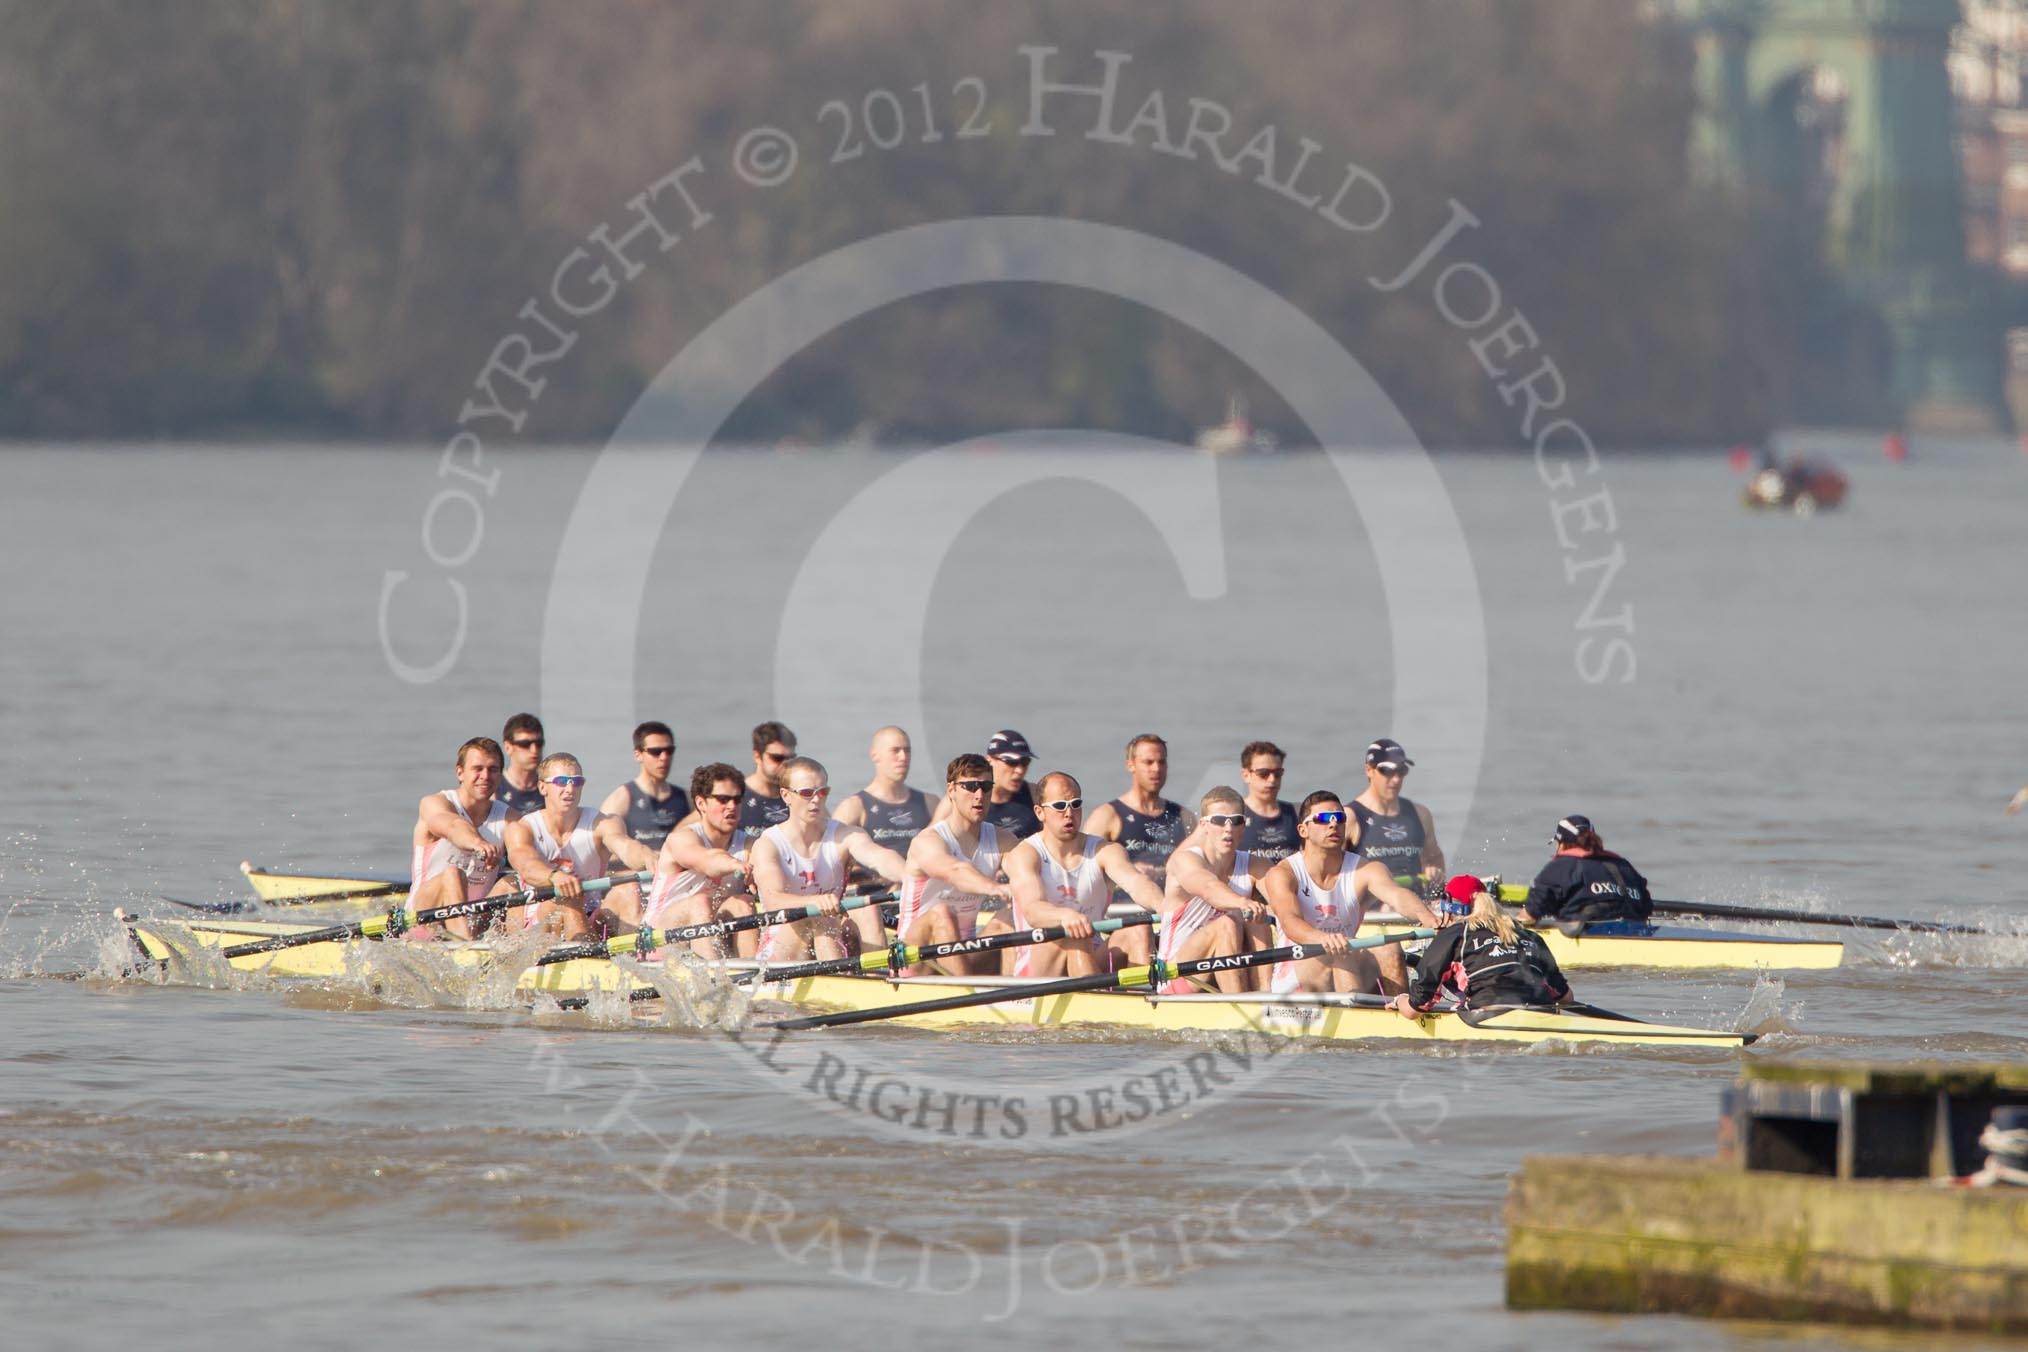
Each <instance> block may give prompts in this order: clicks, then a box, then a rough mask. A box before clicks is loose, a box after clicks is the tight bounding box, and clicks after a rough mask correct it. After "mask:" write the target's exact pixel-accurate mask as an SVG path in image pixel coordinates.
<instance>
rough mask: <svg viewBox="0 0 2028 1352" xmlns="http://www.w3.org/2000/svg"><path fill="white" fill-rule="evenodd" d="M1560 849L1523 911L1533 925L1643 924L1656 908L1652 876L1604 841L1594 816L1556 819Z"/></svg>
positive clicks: (1553, 844)
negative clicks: (1645, 875)
mask: <svg viewBox="0 0 2028 1352" xmlns="http://www.w3.org/2000/svg"><path fill="white" fill-rule="evenodd" d="M1549 844H1550V847H1551V848H1552V849H1554V850H1555V851H1556V853H1555V854H1554V855H1553V856H1551V858H1550V860H1549V862H1548V863H1546V864H1544V865H1543V866H1542V872H1540V873H1538V874H1536V875H1535V881H1534V883H1533V884H1531V885H1530V886H1529V888H1528V899H1527V900H1526V901H1524V902H1522V903H1521V906H1522V913H1523V915H1524V917H1525V918H1526V919H1527V921H1528V923H1529V924H1531V925H1545V924H1557V925H1569V924H1577V925H1601V924H1607V923H1610V922H1613V921H1631V922H1633V923H1636V924H1639V923H1642V922H1644V921H1646V920H1647V918H1648V917H1649V916H1651V915H1653V914H1654V913H1655V903H1654V900H1653V899H1652V898H1651V897H1650V896H1649V894H1648V880H1647V879H1646V878H1643V877H1642V876H1641V871H1640V870H1639V869H1637V868H1635V867H1634V866H1633V865H1632V864H1630V863H1628V862H1627V861H1626V860H1625V859H1623V858H1622V857H1620V856H1619V855H1617V854H1614V853H1613V852H1612V851H1611V850H1608V849H1607V848H1606V847H1605V842H1604V841H1603V840H1601V839H1599V834H1598V832H1597V831H1596V830H1594V829H1593V828H1592V824H1591V818H1589V817H1584V816H1580V815H1578V814H1577V813H1575V812H1573V813H1571V814H1570V815H1569V816H1568V817H1565V818H1563V819H1562V820H1561V821H1559V822H1557V823H1556V833H1555V835H1553V836H1552V837H1551V838H1550V841H1549Z"/></svg>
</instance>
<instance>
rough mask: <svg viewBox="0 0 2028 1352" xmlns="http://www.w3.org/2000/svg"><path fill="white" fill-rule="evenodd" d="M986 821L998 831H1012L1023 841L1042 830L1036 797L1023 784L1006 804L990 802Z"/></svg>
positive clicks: (987, 807) (987, 806)
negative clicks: (1036, 810)
mask: <svg viewBox="0 0 2028 1352" xmlns="http://www.w3.org/2000/svg"><path fill="white" fill-rule="evenodd" d="M985 819H986V820H987V821H989V822H991V823H992V824H993V829H994V830H996V831H1010V832H1012V833H1013V834H1014V835H1016V836H1018V837H1020V838H1021V839H1022V840H1026V839H1028V837H1030V836H1032V835H1034V834H1035V833H1036V832H1037V831H1040V830H1041V829H1042V823H1041V821H1040V820H1038V819H1037V818H1036V816H1035V795H1034V794H1032V793H1030V792H1029V791H1028V786H1027V785H1026V784H1023V785H1022V786H1021V787H1020V788H1019V789H1018V790H1016V791H1015V794H1014V796H1013V797H1012V798H1009V799H1008V800H1007V801H1006V802H1004V803H995V802H990V801H989V802H988V803H987V804H986V817H985Z"/></svg>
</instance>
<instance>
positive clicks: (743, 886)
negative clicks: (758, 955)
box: [641, 761, 760, 958]
mask: <svg viewBox="0 0 2028 1352" xmlns="http://www.w3.org/2000/svg"><path fill="white" fill-rule="evenodd" d="M745 790H746V785H745V784H744V783H743V782H742V781H741V778H740V773H739V771H738V770H736V769H734V768H733V767H732V766H730V765H727V764H725V763H724V762H723V761H718V762H714V763H712V764H710V765H700V766H698V767H697V769H696V770H695V771H694V772H693V773H692V774H691V776H690V797H691V800H692V801H693V802H695V803H696V804H697V812H696V819H695V820H693V821H688V822H685V823H684V824H683V825H681V826H678V827H677V828H676V829H675V830H673V831H671V832H670V833H669V838H668V839H667V840H665V841H663V842H662V852H661V853H660V854H659V855H658V856H656V859H655V881H654V884H653V885H652V886H651V887H650V888H649V891H648V901H647V905H646V906H644V907H643V908H642V912H641V924H642V925H643V926H647V927H652V928H654V929H674V928H676V927H678V926H680V925H704V924H709V923H711V922H713V921H718V920H737V919H740V918H742V917H745V916H749V915H752V914H753V912H754V904H755V903H754V897H753V890H752V884H751V882H749V880H748V878H747V855H748V849H749V847H750V846H751V844H752V842H753V837H752V836H750V835H748V834H747V832H746V831H744V830H743V829H741V827H740V824H739V804H740V800H741V799H742V798H743V797H745ZM759 944H760V936H759V935H758V934H756V933H755V932H754V931H752V930H741V931H740V932H739V933H737V934H733V935H728V936H713V937H711V938H706V939H692V940H691V941H690V951H691V952H693V953H695V954H697V956H699V957H701V958H721V957H741V958H751V957H752V956H753V955H754V952H755V951H756V949H757V947H758V945H759Z"/></svg>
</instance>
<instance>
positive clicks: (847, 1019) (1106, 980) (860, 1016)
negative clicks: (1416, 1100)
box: [767, 929, 1436, 1029]
mask: <svg viewBox="0 0 2028 1352" xmlns="http://www.w3.org/2000/svg"><path fill="white" fill-rule="evenodd" d="M1435 934H1436V931H1435V930H1427V929H1414V930H1403V931H1402V932H1400V933H1398V934H1384V935H1379V936H1376V937H1374V938H1372V939H1355V940H1353V941H1352V943H1351V945H1350V947H1351V948H1357V949H1367V948H1383V947H1385V946H1387V945H1388V944H1398V943H1401V942H1402V941H1403V940H1406V939H1428V938H1433V937H1434V936H1435ZM1323 954H1324V948H1323V946H1322V945H1321V944H1289V945H1287V946H1285V947H1282V948H1267V949H1262V950H1261V951H1259V952H1257V953H1235V954H1233V955H1232V956H1230V957H1222V958H1194V959H1192V960H1190V961H1188V962H1165V961H1162V960H1160V959H1157V960H1156V961H1154V962H1150V963H1146V964H1144V965H1142V966H1138V967H1128V968H1125V969H1123V970H1121V971H1118V972H1100V973H1098V974H1096V975H1093V976H1073V977H1066V978H1064V979H1063V980H1061V981H1043V982H1025V981H1024V982H1020V983H1018V984H1016V985H1013V986H1005V987H995V988H993V989H992V990H984V991H972V992H969V993H967V994H964V995H951V996H946V997H944V998H943V999H941V1000H924V1001H920V1002H918V1003H915V1004H908V1005H895V1006H890V1007H888V1008H886V1009H854V1010H846V1011H844V1012H842V1013H838V1014H813V1015H810V1016H808V1017H806V1018H800V1019H784V1020H782V1021H780V1022H778V1023H771V1024H768V1025H767V1026H768V1027H769V1028H781V1029H798V1028H832V1027H838V1026H841V1025H844V1024H853V1023H869V1022H872V1021H873V1020H875V1019H896V1018H902V1017H904V1016H906V1015H910V1014H934V1013H939V1012H941V1011H943V1010H949V1009H970V1008H974V1007H976V1006H978V1005H991V1004H998V1003H1000V1002H1001V1001H1003V1000H1032V999H1036V998H1039V997H1047V996H1051V995H1070V994H1074V993H1076V992H1078V991H1099V990H1107V989H1111V988H1114V987H1119V986H1156V985H1160V984H1161V983H1163V982H1165V981H1173V980H1176V979H1177V978H1180V977H1192V976H1207V975H1210V974H1211V973H1214V972H1221V971H1230V970H1232V969H1235V968H1243V967H1260V966H1263V965H1265V964H1267V963H1272V962H1300V961H1302V960H1303V959H1305V958H1315V957H1321V956H1323Z"/></svg>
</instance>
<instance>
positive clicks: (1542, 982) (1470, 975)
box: [1392, 873, 1571, 1019]
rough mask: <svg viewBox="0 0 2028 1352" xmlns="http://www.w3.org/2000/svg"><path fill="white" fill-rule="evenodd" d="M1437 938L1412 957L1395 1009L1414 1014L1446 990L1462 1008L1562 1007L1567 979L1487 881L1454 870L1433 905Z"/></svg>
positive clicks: (1406, 1015) (1567, 991)
mask: <svg viewBox="0 0 2028 1352" xmlns="http://www.w3.org/2000/svg"><path fill="white" fill-rule="evenodd" d="M1436 913H1437V922H1438V925H1439V928H1438V930H1437V936H1436V938H1434V939H1432V940H1430V941H1429V946H1428V947H1427V948H1425V949H1423V951H1422V956H1421V957H1420V958H1418V959H1417V960H1416V964H1415V975H1414V976H1413V977H1412V978H1411V979H1410V980H1409V983H1408V989H1407V990H1405V991H1403V992H1402V993H1401V994H1399V995H1397V996H1395V997H1394V999H1393V1001H1392V1003H1393V1005H1394V1012H1395V1013H1397V1014H1399V1015H1401V1016H1402V1017H1403V1018H1405V1019H1417V1018H1421V1017H1422V1015H1424V1014H1426V1013H1428V1012H1429V1011H1430V1010H1431V1009H1432V1008H1434V1007H1435V1005H1436V1002H1437V1001H1438V1000H1439V999H1441V998H1444V997H1446V996H1448V997H1449V998H1451V999H1453V1000H1456V1001H1457V1002H1458V1003H1459V1004H1461V1005H1463V1006H1464V1007H1465V1008H1467V1009H1486V1008H1488V1007H1490V1006H1495V1005H1567V1004H1569V1003H1570V1000H1571V992H1570V982H1569V981H1568V980H1566V979H1565V977H1564V975H1563V972H1562V970H1561V969H1560V968H1558V967H1557V965H1556V958H1555V956H1554V955H1553V954H1551V953H1550V951H1549V945H1548V944H1545V943H1543V942H1542V938H1541V936H1540V935H1536V934H1531V933H1529V932H1528V931H1527V930H1525V929H1522V928H1521V927H1520V926H1519V925H1516V924H1515V923H1514V920H1513V917H1511V916H1509V915H1508V914H1507V913H1506V912H1505V911H1503V910H1501V909H1500V903H1499V901H1498V900H1497V899H1496V898H1495V897H1494V896H1493V894H1492V893H1491V892H1490V891H1488V890H1487V888H1486V884H1484V883H1483V882H1481V881H1479V880H1478V879H1477V878H1474V877H1473V876H1472V875H1471V874H1469V873H1460V874H1459V875H1458V876H1457V877H1455V878H1453V879H1451V880H1450V881H1449V882H1448V883H1446V884H1445V885H1444V895H1443V896H1442V897H1440V898H1438V900H1437V903H1436Z"/></svg>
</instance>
